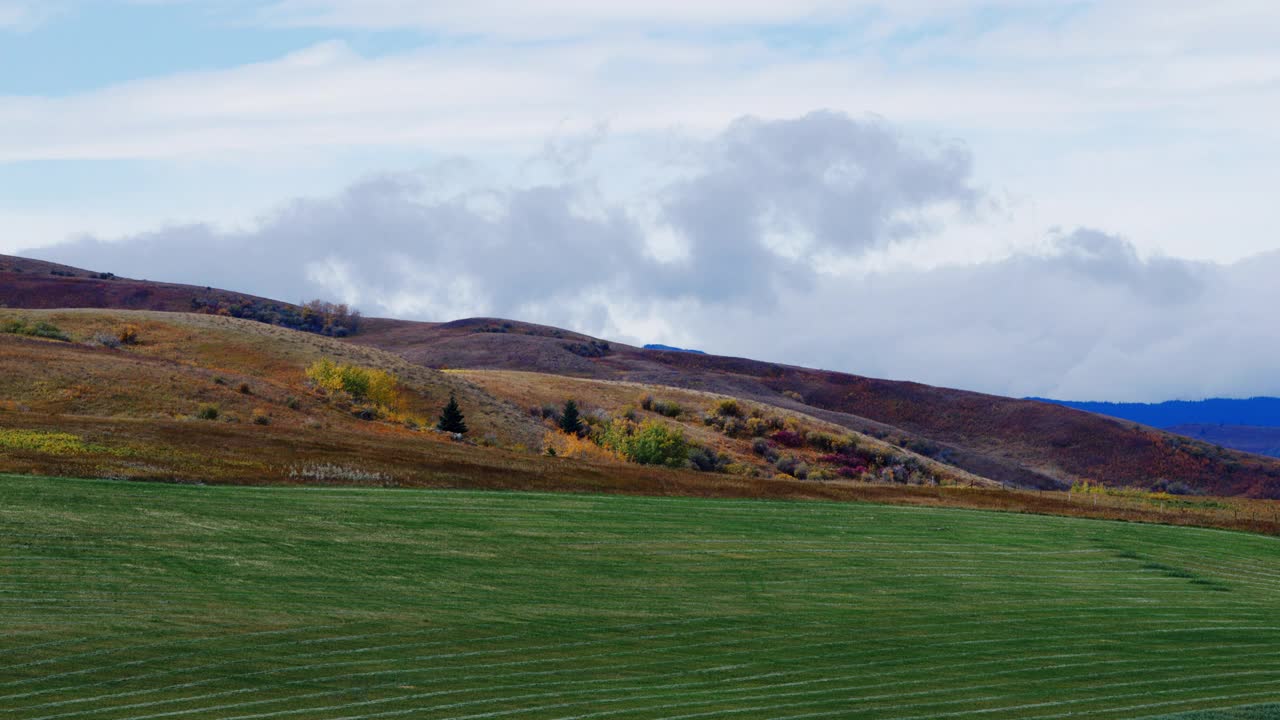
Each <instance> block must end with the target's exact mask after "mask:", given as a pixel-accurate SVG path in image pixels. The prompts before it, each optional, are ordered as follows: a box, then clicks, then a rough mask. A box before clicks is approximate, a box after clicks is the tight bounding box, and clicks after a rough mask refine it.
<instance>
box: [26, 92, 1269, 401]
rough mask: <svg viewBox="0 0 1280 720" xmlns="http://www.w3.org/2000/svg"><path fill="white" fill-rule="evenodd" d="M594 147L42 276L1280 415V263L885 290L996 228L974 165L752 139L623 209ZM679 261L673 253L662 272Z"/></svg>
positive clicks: (994, 387) (688, 162)
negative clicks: (918, 262)
mask: <svg viewBox="0 0 1280 720" xmlns="http://www.w3.org/2000/svg"><path fill="white" fill-rule="evenodd" d="M599 136H600V133H598V132H596V133H592V134H588V135H587V136H585V137H583V138H580V139H577V140H575V139H573V138H568V139H565V140H564V141H563V142H562V143H560V145H561V146H562V147H561V148H560V149H558V150H555V151H553V152H550V154H549V157H548V158H544V160H545V161H546V162H547V163H549V164H550V165H552V166H556V167H562V163H561V162H560V160H561V159H563V157H569V158H572V159H573V161H572V162H570V163H569V165H570V166H571V167H570V168H569V170H570V171H569V172H568V173H567V175H566V177H569V178H571V179H568V180H563V181H561V182H548V183H541V184H532V185H528V186H504V187H484V188H471V189H467V190H465V191H459V192H439V191H438V189H437V188H435V186H434V185H433V176H432V174H431V173H424V174H403V175H391V176H384V177H377V178H373V179H370V180H367V181H365V182H362V183H359V184H356V185H354V186H352V187H350V188H348V189H347V190H346V191H344V192H343V193H341V194H339V195H337V196H335V197H327V198H312V199H302V200H297V201H295V202H292V203H289V204H287V205H286V206H284V207H282V208H280V209H278V210H277V211H276V212H274V213H272V214H271V215H269V216H267V217H265V218H263V219H262V220H261V221H260V222H259V223H258V224H257V225H256V226H254V227H251V228H248V229H243V230H234V231H226V230H219V229H216V228H214V227H212V226H208V225H192V226H184V227H171V228H165V229H162V230H158V231H156V232H153V233H150V234H145V235H140V236H133V237H126V238H120V239H117V240H114V241H110V242H108V241H104V240H101V239H96V238H83V239H80V240H78V241H76V242H74V243H69V244H65V245H62V246H57V247H53V248H46V249H42V250H40V251H39V252H38V253H37V254H38V255H39V256H41V257H47V258H49V259H53V260H58V261H62V262H67V263H70V264H73V265H79V266H83V267H90V268H93V269H98V270H109V271H113V272H116V273H118V274H127V275H133V276H143V277H151V278H155V279H165V280H173V281H185V282H191V283H195V284H200V285H205V284H211V285H219V286H224V287H230V288H234V289H240V290H246V291H250V292H254V293H257V294H262V295H268V296H274V297H280V298H283V299H286V300H295V301H297V300H303V299H307V298H310V297H315V296H322V297H327V298H332V299H342V300H347V301H351V302H354V303H356V304H357V305H359V306H361V307H362V308H363V309H364V310H365V311H366V312H368V313H371V314H387V315H394V316H400V317H416V318H422V319H432V320H440V319H452V318H456V317H463V316H473V315H500V316H507V317H516V318H519V319H525V320H533V321H540V322H548V323H553V324H558V325H563V326H569V327H572V328H574V329H578V330H583V331H586V332H591V333H595V334H599V335H604V336H607V337H610V338H613V339H620V340H630V341H633V342H639V341H646V342H648V341H665V342H669V343H671V344H677V345H683V346H692V347H701V348H704V349H706V350H710V351H713V352H719V353H727V354H738V355H745V356H751V357H758V358H764V359H771V360H778V361H784V362H791V363H798V364H806V365H811V366H819V367H826V368H833V369H841V370H847V371H851V372H856V373H861V374H866V375H871V376H880V377H892V378H898V379H910V380H916V381H921V382H929V383H934V384H941V385H949V386H956V387H964V388H970V389H978V390H985V391H989V392H995V393H1000V394H1007V395H1046V396H1056V397H1063V398H1069V399H1110V400H1159V399H1168V398H1175V397H1182V398H1194V397H1201V396H1207V395H1250V394H1264V393H1271V394H1280V379H1278V378H1277V377H1276V376H1275V374H1274V368H1275V367H1276V366H1278V365H1280V338H1277V337H1276V336H1275V334H1274V333H1272V332H1270V329H1271V327H1272V323H1271V318H1270V317H1269V316H1268V313H1269V312H1270V310H1269V309H1270V308H1274V307H1275V306H1276V305H1277V303H1278V302H1280V288H1277V287H1276V285H1275V283H1274V277H1276V276H1277V273H1280V253H1277V254H1272V255H1264V256H1259V257H1255V258H1251V259H1249V260H1247V261H1243V262H1241V263H1238V264H1235V265H1225V266H1224V265H1216V264H1210V263H1202V262H1190V261H1185V260H1178V259H1175V258H1168V257H1160V256H1154V257H1143V256H1142V255H1140V254H1139V253H1138V252H1137V250H1136V249H1135V247H1134V245H1133V243H1132V242H1131V241H1129V240H1127V239H1124V238H1120V237H1117V236H1115V235H1112V234H1109V233H1106V232H1103V231H1100V230H1096V229H1089V228H1078V229H1074V230H1070V231H1062V230H1058V231H1053V232H1051V233H1049V234H1048V235H1047V237H1046V238H1045V240H1044V242H1043V243H1042V245H1041V246H1040V247H1039V249H1036V250H1034V251H1032V250H1023V251H1018V252H1014V253H1013V254H1011V255H1008V256H1006V257H1004V258H1002V259H996V260H992V261H988V262H981V263H971V264H961V265H944V266H941V267H935V268H933V269H928V270H920V269H902V268H899V269H892V270H878V271H876V270H871V269H869V268H872V267H875V265H874V263H872V262H870V261H871V260H873V259H874V258H875V257H877V256H879V255H882V254H883V253H884V252H885V251H886V250H892V249H894V248H896V247H899V246H901V245H902V244H903V243H909V242H912V241H913V240H915V239H917V238H919V237H921V236H927V235H929V234H931V233H933V232H934V231H935V230H936V228H935V227H934V226H933V220H932V218H936V217H938V216H939V213H940V212H950V213H952V215H953V216H954V217H961V218H964V217H969V216H971V215H973V214H974V213H977V214H979V215H980V214H981V213H982V208H983V207H984V204H985V203H986V202H987V198H986V195H985V194H984V192H983V191H982V190H981V188H978V187H976V186H975V184H974V182H973V179H972V159H971V157H970V155H969V153H968V151H967V150H966V149H965V148H964V147H963V146H960V145H955V144H950V143H937V142H921V141H918V140H916V139H914V138H911V137H909V136H906V135H904V134H903V133H901V132H900V131H898V130H896V129H894V128H892V127H891V126H889V125H887V124H886V123H884V122H883V121H880V120H877V119H874V118H869V119H855V118H851V117H849V116H846V115H843V114H840V113H834V112H817V113H811V114H809V115H806V116H803V117H799V118H793V119H787V120H761V119H757V118H743V119H739V120H737V121H735V122H733V123H732V124H730V125H729V126H728V127H727V128H726V129H724V130H723V131H722V132H720V133H718V134H717V135H715V136H713V137H712V138H710V139H707V140H705V141H699V142H691V143H687V144H685V145H684V146H683V147H684V150H685V155H684V158H685V160H684V162H683V164H682V165H681V166H680V167H679V168H678V171H677V172H676V174H675V176H674V177H669V178H668V180H667V181H666V182H665V183H663V184H662V185H661V186H659V187H657V188H656V189H654V190H653V192H652V193H651V195H650V196H649V197H645V198H640V199H632V200H631V201H628V202H618V201H610V200H608V199H607V198H605V197H604V196H603V195H602V194H600V193H599V192H597V189H596V187H595V185H594V182H593V181H592V180H591V178H590V177H582V174H583V170H582V167H583V163H584V162H586V161H585V160H583V158H584V157H586V156H588V155H590V154H591V152H593V150H591V148H594V147H596V145H597V144H598V143H599V142H600V137H599ZM566 148H568V149H566ZM566 153H567V155H566ZM562 169H563V167H562ZM660 238H666V239H667V241H669V242H671V243H674V244H675V245H678V246H679V248H678V251H676V252H656V251H655V245H656V244H658V242H659V239H660ZM864 262H865V263H866V266H865V267H864V266H863V264H864Z"/></svg>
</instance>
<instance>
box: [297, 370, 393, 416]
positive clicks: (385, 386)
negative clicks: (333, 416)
mask: <svg viewBox="0 0 1280 720" xmlns="http://www.w3.org/2000/svg"><path fill="white" fill-rule="evenodd" d="M307 379H309V380H310V381H311V382H312V383H313V384H314V385H315V386H316V387H317V388H318V389H320V390H322V391H324V392H325V393H328V394H329V395H335V394H337V393H339V392H345V393H348V394H349V395H351V397H352V399H354V400H357V401H360V400H367V401H369V402H371V403H374V404H376V405H379V406H381V407H383V408H386V409H392V408H394V407H396V406H397V405H398V404H399V401H400V390H399V387H398V382H399V381H398V380H397V378H396V376H395V375H392V374H391V373H389V372H386V371H384V370H375V369H372V368H362V367H357V366H355V365H346V364H338V363H335V362H333V361H332V360H329V359H328V358H326V359H323V360H317V361H316V362H314V363H312V364H311V366H310V367H308V368H307Z"/></svg>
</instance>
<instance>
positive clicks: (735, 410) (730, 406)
mask: <svg viewBox="0 0 1280 720" xmlns="http://www.w3.org/2000/svg"><path fill="white" fill-rule="evenodd" d="M714 412H715V414H716V415H719V416H720V417H732V418H740V417H742V406H740V405H738V401H737V400H721V401H720V402H719V403H716V407H715V410H714Z"/></svg>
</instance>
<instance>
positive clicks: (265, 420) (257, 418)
mask: <svg viewBox="0 0 1280 720" xmlns="http://www.w3.org/2000/svg"><path fill="white" fill-rule="evenodd" d="M253 424H254V425H270V424H271V416H270V415H268V414H267V411H266V410H263V409H261V408H258V409H256V410H254V411H253Z"/></svg>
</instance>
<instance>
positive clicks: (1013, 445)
mask: <svg viewBox="0 0 1280 720" xmlns="http://www.w3.org/2000/svg"><path fill="white" fill-rule="evenodd" d="M19 270H21V272H19ZM55 273H56V274H55ZM98 275H100V274H99V273H92V272H89V271H84V270H77V269H74V268H64V267H63V266H53V265H49V264H47V263H39V262H37V261H32V260H20V259H9V258H4V259H3V262H0V299H2V300H3V301H4V302H5V303H7V304H8V305H9V306H10V307H22V306H36V307H46V306H49V305H55V304H64V305H65V304H72V305H75V304H79V305H84V306H89V307H111V308H134V307H143V308H147V309H152V310H165V311H176V310H187V309H190V307H191V303H192V298H193V297H196V296H197V295H198V294H199V293H201V292H204V293H206V294H211V295H212V296H213V297H217V298H221V297H224V296H225V298H226V299H227V300H226V301H227V302H234V303H237V304H239V305H241V306H242V305H243V303H245V302H249V301H253V302H262V303H272V302H274V301H270V300H263V299H261V298H251V297H250V296H242V295H238V294H235V293H227V292H226V291H221V290H211V289H201V288H193V287H191V286H182V285H167V284H162V283H151V282H147V281H134V280H123V279H120V278H115V279H102V278H100V277H97V276H98ZM224 294H225V295H224ZM184 303H185V305H184ZM290 307H294V308H296V306H290ZM334 342H336V341H334ZM340 345H341V346H342V347H345V348H348V349H349V352H352V353H361V352H379V353H383V354H382V355H380V356H379V357H380V358H382V359H381V360H380V362H390V361H391V360H390V359H389V358H392V356H395V357H394V360H395V361H396V362H399V363H401V364H403V365H412V366H416V367H418V368H422V369H433V370H436V371H440V370H448V371H450V372H453V371H458V370H489V371H522V372H535V373H542V374H551V375H557V376H566V377H575V378H585V379H593V380H598V381H611V382H627V383H635V384H638V385H645V386H652V387H670V388H680V389H684V390H689V391H698V392H706V393H712V394H717V395H722V396H732V397H736V398H740V399H742V400H744V401H748V402H751V403H756V404H759V405H760V406H763V407H766V408H777V409H778V410H779V411H786V412H791V413H800V414H802V415H804V416H805V417H807V418H810V419H811V421H812V422H814V423H823V424H828V425H831V426H838V427H839V428H843V429H844V431H845V432H851V433H856V434H858V436H861V437H863V438H864V440H863V442H864V443H865V442H866V440H865V438H871V439H875V440H878V441H884V442H885V443H887V444H889V445H891V446H892V447H894V448H897V450H896V451H895V452H899V453H906V454H914V455H916V456H926V457H928V458H930V459H932V460H933V461H936V463H940V464H941V465H944V466H949V467H951V468H953V469H954V472H955V473H959V474H961V475H967V476H974V477H978V478H985V479H989V480H994V481H996V482H997V483H1001V484H1004V485H1007V486H1011V487H1022V488H1041V489H1063V488H1067V487H1070V486H1071V485H1072V484H1074V483H1078V482H1080V481H1085V480H1087V481H1091V482H1100V483H1103V484H1105V485H1109V486H1113V487H1135V488H1152V487H1176V488H1185V489H1189V490H1193V491H1195V492H1202V493H1209V494H1214V495H1241V496H1250V497H1280V462H1277V461H1275V460H1272V459H1267V458H1262V457H1258V456H1255V455H1250V454H1247V453H1241V452H1236V451H1231V450H1225V449H1223V448H1221V447H1219V446H1217V445H1214V444H1212V443H1210V442H1205V441H1202V440H1196V439H1190V440H1189V439H1187V438H1184V437H1180V436H1178V435H1175V434H1172V433H1168V432H1164V431H1160V430H1156V429H1152V428H1149V427H1144V426H1139V425H1136V424H1134V423H1131V422H1127V421H1119V420H1115V419H1110V418H1105V417H1101V416H1098V415H1095V414H1091V413H1087V412H1083V411H1079V410H1075V409H1071V408H1065V407H1061V406H1058V405H1053V404H1048V403H1043V402H1036V401H1029V400H1017V399H1011V398H1002V397H995V396H990V395H983V394H979V393H972V392H965V391H958V390H949V389H946V388H936V387H930V386H926V385H920V384H916V383H909V382H896V381H887V380H877V379H873V378H865V377H859V376H855V375H849V374H844V373H837V372H829V371H822V370H813V369H807V368H800V367H793V366H786V365H780V364H776V363H767V362H760V361H754V360H748V359H741V358H727V357H719V356H712V355H701V354H696V353H687V352H674V351H662V350H647V349H643V348H637V347H632V346H628V345H624V344H620V343H613V342H608V341H605V340H601V339H597V338H592V337H589V336H586V335H582V334H580V333H574V332H571V331H566V330H562V329H559V328H554V327H548V326H541V325H534V324H529V323H522V322H517V321H511V320H502V319H494V318H474V319H466V320H458V321H453V322H445V323H422V322H410V321H402V320H390V319H364V320H363V321H362V323H361V325H360V332H359V333H358V334H357V335H355V336H353V337H351V338H348V339H347V340H346V341H344V342H343V343H340ZM333 348H334V350H333V352H334V353H337V352H338V351H337V348H338V346H337V345H335V346H333ZM344 352H345V351H344ZM440 376H441V375H440V373H439V372H436V373H435V375H433V377H440ZM124 377H125V376H121V378H122V379H121V381H122V382H123V381H125V380H124V379H123V378H124ZM441 387H443V386H441ZM584 399H585V400H590V398H584ZM438 401H439V396H438V393H437V395H436V396H434V397H432V398H431V400H430V402H438ZM430 402H428V401H427V400H423V401H422V403H421V406H422V407H426V406H427V405H429V404H430ZM503 402H506V403H507V411H506V413H507V416H508V419H507V420H505V421H503V424H502V428H503V429H502V431H503V432H509V433H510V432H523V433H524V435H522V436H521V437H522V439H521V440H518V441H517V440H514V439H512V438H499V437H496V436H495V438H494V441H495V442H496V443H497V444H506V445H508V446H511V445H516V444H519V445H523V446H524V447H525V448H526V449H528V448H536V447H537V446H539V445H540V443H541V440H540V437H539V436H540V435H541V434H542V433H543V432H544V430H545V424H538V423H534V424H529V423H525V424H524V425H523V430H519V431H517V430H515V428H517V427H519V426H520V423H517V422H516V421H515V420H513V419H510V418H511V416H513V415H514V414H518V413H521V412H525V411H527V410H528V409H529V408H527V407H521V406H520V404H519V401H518V399H510V398H509V399H508V400H506V401H503ZM613 409H614V410H619V409H621V408H619V407H615V408H613ZM705 409H706V408H705V407H703V408H698V409H697V411H696V412H694V413H693V415H691V416H690V417H686V418H685V419H684V420H683V422H685V423H686V424H687V425H689V426H690V430H691V431H693V430H694V427H693V426H694V425H696V422H697V419H698V418H697V413H698V412H701V411H703V410H705ZM244 410H245V408H242V409H241V411H242V412H243V411H244ZM494 427H496V426H494ZM815 429H816V428H815ZM483 432H485V433H486V434H491V433H490V432H489V431H488V430H485V431H483ZM480 437H483V435H481V436H480ZM726 451H728V452H730V453H731V454H736V456H738V457H740V458H741V459H744V460H750V455H749V451H748V450H747V449H746V448H744V447H743V445H742V444H741V443H739V444H737V445H734V446H733V447H728V448H726ZM748 464H749V463H748Z"/></svg>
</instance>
